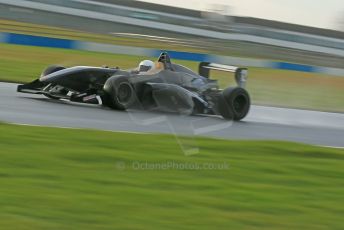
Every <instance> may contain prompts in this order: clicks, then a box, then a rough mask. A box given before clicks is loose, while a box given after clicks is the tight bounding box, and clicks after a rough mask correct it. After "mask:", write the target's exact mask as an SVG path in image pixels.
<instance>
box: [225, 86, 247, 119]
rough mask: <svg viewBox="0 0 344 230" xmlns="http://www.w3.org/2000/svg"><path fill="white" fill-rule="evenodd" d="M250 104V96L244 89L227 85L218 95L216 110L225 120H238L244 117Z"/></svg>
mask: <svg viewBox="0 0 344 230" xmlns="http://www.w3.org/2000/svg"><path fill="white" fill-rule="evenodd" d="M250 106H251V101H250V96H249V94H248V92H247V91H246V90H245V89H243V88H240V87H235V88H234V87H229V88H227V89H225V90H223V91H222V94H221V95H220V98H219V102H218V111H219V113H220V114H221V116H222V117H223V118H225V119H226V120H235V121H240V120H242V119H243V118H244V117H246V115H247V114H248V112H249V110H250Z"/></svg>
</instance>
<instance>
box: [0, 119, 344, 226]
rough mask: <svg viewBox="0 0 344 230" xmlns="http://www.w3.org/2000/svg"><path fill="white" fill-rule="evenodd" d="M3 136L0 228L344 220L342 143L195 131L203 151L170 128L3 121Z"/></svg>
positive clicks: (284, 223) (333, 223) (325, 223)
mask: <svg viewBox="0 0 344 230" xmlns="http://www.w3.org/2000/svg"><path fill="white" fill-rule="evenodd" d="M0 139H1V141H0V157H1V161H0V184H1V186H0V207H1V215H0V226H1V229H6V230H12V229H13V230H17V229H27V230H31V229H32V230H33V229H34V230H38V229H51V230H52V229H65V230H68V229H73V230H77V229H199V230H201V229H207V230H208V229H226V230H227V229H274V230H276V229H312V230H314V229H343V227H344V223H343V218H342V213H343V212H344V196H343V193H344V183H343V177H344V151H343V150H339V149H328V148H322V147H312V146H308V145H301V144H293V143H287V142H272V141H269V142H263V141H226V140H216V139H207V138H198V139H196V143H197V145H198V146H199V148H200V153H199V154H196V155H193V156H188V157H187V156H184V155H183V153H182V152H181V151H180V150H179V149H180V148H179V146H178V145H177V142H176V140H175V138H174V137H173V136H169V135H142V134H141V135H140V134H128V133H111V132H104V131H92V130H71V129H58V128H44V127H30V126H16V125H8V124H0ZM133 143H135V144H133ZM134 162H148V163H166V162H177V163H181V164H185V163H194V164H195V163H196V164H203V163H219V164H222V163H224V162H225V163H227V164H229V168H228V169H226V170H194V171H193V170H177V169H167V170H136V169H135V167H133V164H134ZM119 163H120V164H121V167H120V168H119V167H118V164H119ZM123 164H124V166H125V167H124V168H123Z"/></svg>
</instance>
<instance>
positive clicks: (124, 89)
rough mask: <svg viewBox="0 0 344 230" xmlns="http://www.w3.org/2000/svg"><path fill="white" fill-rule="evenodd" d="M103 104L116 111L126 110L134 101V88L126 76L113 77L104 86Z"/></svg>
mask: <svg viewBox="0 0 344 230" xmlns="http://www.w3.org/2000/svg"><path fill="white" fill-rule="evenodd" d="M104 91H105V96H104V97H103V98H102V100H103V104H104V105H106V106H108V107H110V108H112V109H116V110H126V109H128V108H130V107H131V106H132V105H133V104H134V103H135V101H136V93H135V90H134V87H133V86H132V84H131V83H130V82H129V80H128V77H127V76H114V77H111V78H109V79H108V80H107V81H106V83H105V85H104Z"/></svg>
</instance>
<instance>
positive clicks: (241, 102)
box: [233, 95, 247, 114]
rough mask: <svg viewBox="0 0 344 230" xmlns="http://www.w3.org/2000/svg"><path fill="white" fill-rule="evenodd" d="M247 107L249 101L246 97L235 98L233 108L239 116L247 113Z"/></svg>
mask: <svg viewBox="0 0 344 230" xmlns="http://www.w3.org/2000/svg"><path fill="white" fill-rule="evenodd" d="M246 105H247V99H246V97H245V96H244V95H239V96H237V97H235V99H234V101H233V108H234V111H235V112H236V113H237V114H242V113H243V112H244V111H245V108H246Z"/></svg>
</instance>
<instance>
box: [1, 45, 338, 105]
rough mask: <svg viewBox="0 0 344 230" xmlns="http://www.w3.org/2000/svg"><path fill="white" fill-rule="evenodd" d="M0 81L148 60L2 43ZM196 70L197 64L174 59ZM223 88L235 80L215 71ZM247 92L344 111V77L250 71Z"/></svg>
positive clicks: (257, 98) (270, 101)
mask: <svg viewBox="0 0 344 230" xmlns="http://www.w3.org/2000/svg"><path fill="white" fill-rule="evenodd" d="M0 50H1V52H0V80H1V81H10V82H29V81H32V80H34V79H35V78H37V77H38V76H39V75H40V73H41V71H42V70H43V69H44V68H46V67H47V66H48V65H51V64H61V65H64V66H73V65H92V66H102V65H108V66H119V67H121V68H123V69H125V68H131V67H134V66H137V65H138V63H139V62H140V61H141V60H142V59H144V58H148V57H140V56H128V55H116V54H106V53H97V52H86V51H76V50H64V49H54V48H42V47H30V46H17V45H8V44H0ZM174 61H175V62H177V63H179V64H183V65H185V66H188V67H189V68H191V69H193V70H195V71H197V69H198V63H195V62H190V61H179V60H174ZM212 77H213V78H215V79H218V80H219V81H220V85H221V86H222V87H223V88H224V87H227V86H228V85H231V84H232V85H233V84H234V82H233V79H234V78H233V77H232V76H230V74H227V73H220V72H214V74H213V75H212ZM248 90H249V92H250V94H251V97H252V101H253V103H254V104H261V105H275V106H285V107H296V108H304V109H315V110H324V111H335V112H344V93H343V90H344V78H343V77H335V76H327V75H322V74H313V73H303V72H295V71H281V70H271V69H262V68H249V81H248Z"/></svg>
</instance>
